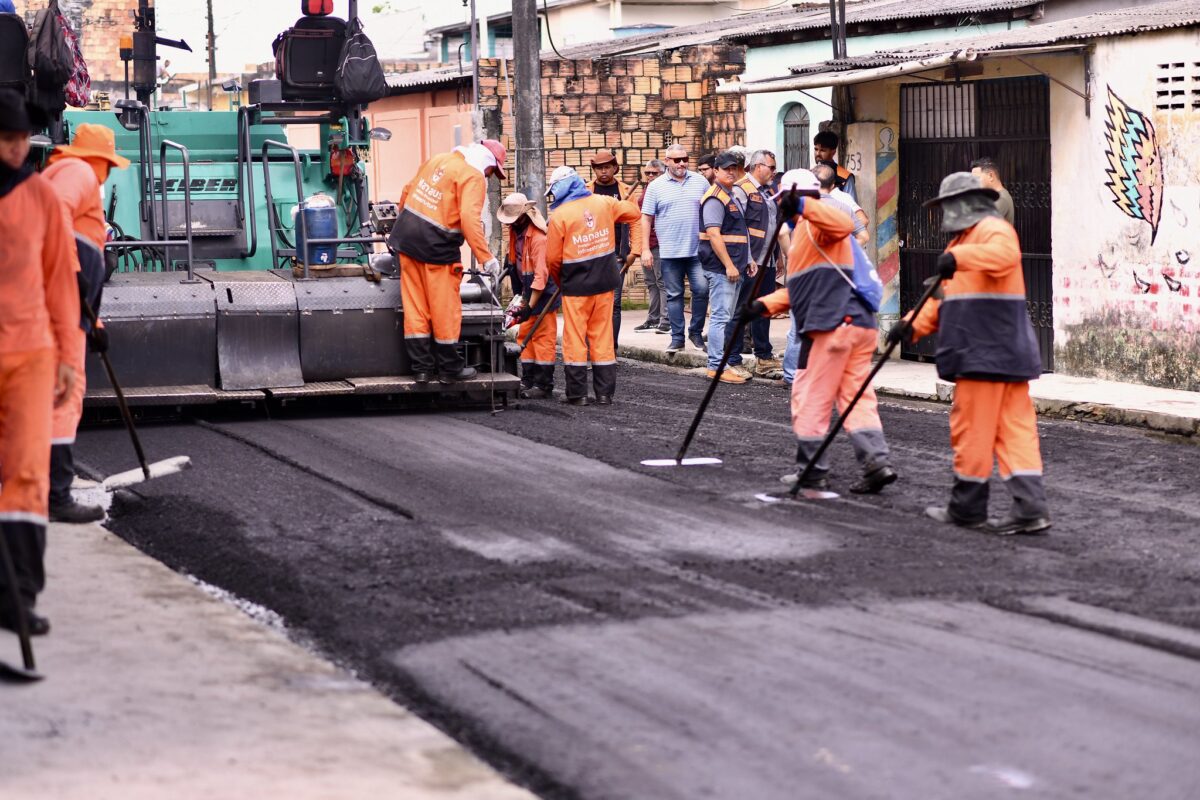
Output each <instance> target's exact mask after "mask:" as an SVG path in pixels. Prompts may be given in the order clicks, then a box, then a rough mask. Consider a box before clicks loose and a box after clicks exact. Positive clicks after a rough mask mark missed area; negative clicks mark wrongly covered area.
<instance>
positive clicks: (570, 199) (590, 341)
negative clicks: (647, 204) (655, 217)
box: [546, 167, 642, 406]
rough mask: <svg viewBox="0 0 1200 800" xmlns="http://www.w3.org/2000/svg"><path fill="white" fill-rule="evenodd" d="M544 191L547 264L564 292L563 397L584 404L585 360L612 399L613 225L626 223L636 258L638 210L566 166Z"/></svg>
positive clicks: (602, 397) (598, 389) (604, 398)
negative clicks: (603, 192) (600, 190)
mask: <svg viewBox="0 0 1200 800" xmlns="http://www.w3.org/2000/svg"><path fill="white" fill-rule="evenodd" d="M546 194H547V196H549V197H551V198H552V200H551V202H550V209H551V212H552V213H551V214H550V225H549V231H548V233H547V237H546V266H547V267H548V268H549V270H550V275H551V277H553V278H554V281H555V282H556V283H557V284H558V285H559V286H561V287H562V294H563V371H564V373H565V374H566V384H567V397H566V402H568V403H571V404H572V405H577V406H586V405H588V403H589V401H588V395H587V369H588V364H589V361H590V363H591V366H592V388H593V390H594V391H595V393H596V402H597V403H599V404H600V405H611V404H612V398H613V394H614V393H615V392H616V389H617V351H616V347H615V346H614V345H613V333H612V324H613V323H612V310H613V292H614V291H615V290H616V288H617V286H618V285H620V281H621V267H620V265H619V264H618V263H617V231H616V226H617V224H618V223H627V224H628V225H629V226H630V241H631V242H632V246H633V247H634V248H635V249H634V251H633V255H634V256H635V257H636V256H640V255H641V242H642V223H641V211H639V210H638V207H637V205H636V204H634V203H632V202H630V201H628V200H616V199H614V198H612V197H604V196H602V195H597V194H592V193H591V192H590V191H588V188H587V186H585V185H584V183H583V179H582V178H580V177H579V175H578V174H576V172H575V170H573V169H571V168H570V167H559V168H558V169H556V170H554V174H553V175H551V176H550V189H549V191H548V192H547V193H546ZM589 349H590V357H589Z"/></svg>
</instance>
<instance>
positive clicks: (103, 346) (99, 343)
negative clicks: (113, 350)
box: [87, 328, 108, 353]
mask: <svg viewBox="0 0 1200 800" xmlns="http://www.w3.org/2000/svg"><path fill="white" fill-rule="evenodd" d="M87 342H88V349H89V350H91V351H92V352H93V353H107V352H108V331H106V330H105V329H104V328H92V329H91V330H90V331H88V335H87Z"/></svg>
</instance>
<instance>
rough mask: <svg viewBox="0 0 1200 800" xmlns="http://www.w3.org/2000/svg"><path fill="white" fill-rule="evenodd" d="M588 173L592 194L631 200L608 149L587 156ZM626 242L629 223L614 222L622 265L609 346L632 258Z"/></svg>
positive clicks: (618, 327)
mask: <svg viewBox="0 0 1200 800" xmlns="http://www.w3.org/2000/svg"><path fill="white" fill-rule="evenodd" d="M591 164H592V175H594V176H595V177H593V178H592V180H591V181H590V182H589V183H588V184H587V188H588V191H589V192H591V193H592V194H598V195H603V196H606V197H612V198H614V199H616V200H632V199H633V198H632V197H630V195H631V194H633V187H632V186H630V185H629V184H627V183H624V182H622V181H621V180H620V179H618V178H617V175H618V174H619V173H620V171H621V165H620V163H618V162H617V156H616V154H615V153H613V151H612V150H597V151H596V153H595V155H593V156H592V159H591ZM631 250H632V248H631V247H630V243H629V226H628V225H626V224H624V223H618V225H617V261H618V262H620V264H621V267H622V272H621V276H622V281H621V285H618V286H617V290H616V291H615V292H613V346H614V347H615V346H616V345H617V340H618V339H620V338H621V290H622V289H623V288H624V275H625V271H627V270H628V268H629V266H630V265H631V264H632V263H633V261H634V256H633V255H632V254H631V252H630V251H631Z"/></svg>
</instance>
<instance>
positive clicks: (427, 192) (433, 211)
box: [388, 152, 492, 264]
mask: <svg viewBox="0 0 1200 800" xmlns="http://www.w3.org/2000/svg"><path fill="white" fill-rule="evenodd" d="M486 195H487V181H486V180H485V179H484V177H483V173H482V172H480V171H479V170H477V169H475V168H474V167H472V166H471V165H470V164H468V163H467V160H466V159H465V158H463V155H462V153H457V152H450V153H442V154H441V155H436V156H434V157H433V158H431V159H429V160H428V161H426V162H425V163H424V164H422V165H421V168H420V169H419V170H417V174H416V177H414V178H413V179H412V180H411V181H409V183H408V185H407V186H405V187H404V192H403V194H401V195H400V208H401V211H400V218H399V219H398V220H396V226H395V227H394V228H393V229H392V234H391V236H389V237H388V246H389V247H391V248H392V249H393V250H395V251H397V252H398V253H400V254H401V255H406V256H408V257H409V258H411V259H413V260H414V261H423V262H425V263H426V264H457V263H459V262H460V261H462V255H461V251H462V245H463V241H464V239H465V241H466V242H467V244H469V245H470V246H471V252H473V253H474V254H475V257H476V258H477V259H479V261H480V263H484V262H487V261H488V260H490V259H491V257H492V254H491V250H490V249H489V248H488V242H487V236H486V235H485V233H484V230H483V200H484V197H485V196H486Z"/></svg>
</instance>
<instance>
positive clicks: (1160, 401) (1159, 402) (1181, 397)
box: [618, 310, 1200, 436]
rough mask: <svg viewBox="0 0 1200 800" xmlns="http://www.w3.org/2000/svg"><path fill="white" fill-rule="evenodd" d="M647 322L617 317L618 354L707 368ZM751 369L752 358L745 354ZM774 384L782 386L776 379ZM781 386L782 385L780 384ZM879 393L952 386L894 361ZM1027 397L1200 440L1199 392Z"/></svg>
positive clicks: (1047, 391) (1086, 388)
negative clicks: (674, 349)
mask: <svg viewBox="0 0 1200 800" xmlns="http://www.w3.org/2000/svg"><path fill="white" fill-rule="evenodd" d="M645 319H646V312H645V311H644V310H632V311H625V312H623V313H622V315H621V346H620V350H619V352H618V355H620V356H622V357H623V358H629V359H633V360H636V361H650V362H654V363H658V364H668V365H672V366H677V367H684V368H689V369H700V368H703V367H704V366H705V363H706V362H705V356H704V353H703V352H702V351H700V350H697V349H696V348H695V347H693V346H692V345H691V343H690V342H689V343H688V344H687V345H686V347H685V349H684V350H683V352H681V353H677V354H668V353H667V352H665V351H666V348H667V345H668V344H670V340H671V337H670V336H669V335H664V334H658V333H656V332H655V331H635V330H634V328H635V327H637V326H638V325H640V324H642V322H644V321H645ZM787 328H788V324H787V320H772V322H771V344H772V346H773V347H774V349H775V357H776V358H780V359H782V357H783V349H784V344H785V342H786V339H787ZM745 364H746V366H747V368H749V369H751V370H753V368H754V357H753V356H750V355H747V356H745ZM776 383H781V382H778V381H776ZM781 385H782V384H781ZM875 390H876V391H877V392H878V393H879V394H883V395H891V396H894V397H912V398H916V399H922V400H941V401H945V402H948V401H949V400H951V399H952V397H953V393H954V384H952V383H947V382H946V381H943V380H940V379H939V378H938V377H937V369H936V367H935V366H934V365H933V364H927V363H921V362H918V361H902V360H900V359H899V358H893V359H892V360H890V361H889V362H888V363H887V364H885V365H884V367H883V369H881V370H880V371H879V375H878V376H877V377H876V378H875ZM1030 394H1031V395H1032V396H1033V400H1034V405H1035V406H1036V407H1037V410H1038V413H1039V414H1043V415H1046V416H1052V417H1060V418H1063V419H1078V420H1086V421H1091V422H1107V423H1110V424H1115V425H1132V426H1136V427H1142V428H1149V429H1150V430H1155V431H1160V432H1163V433H1172V434H1179V435H1183V436H1200V392H1183V391H1178V390H1175V389H1159V388H1157V387H1153V386H1143V385H1141V384H1136V383H1118V382H1116V381H1105V380H1100V379H1098V378H1077V377H1072V376H1070V375H1059V374H1056V373H1046V374H1045V375H1043V376H1042V377H1041V378H1039V379H1038V380H1036V381H1033V382H1032V383H1030Z"/></svg>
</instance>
